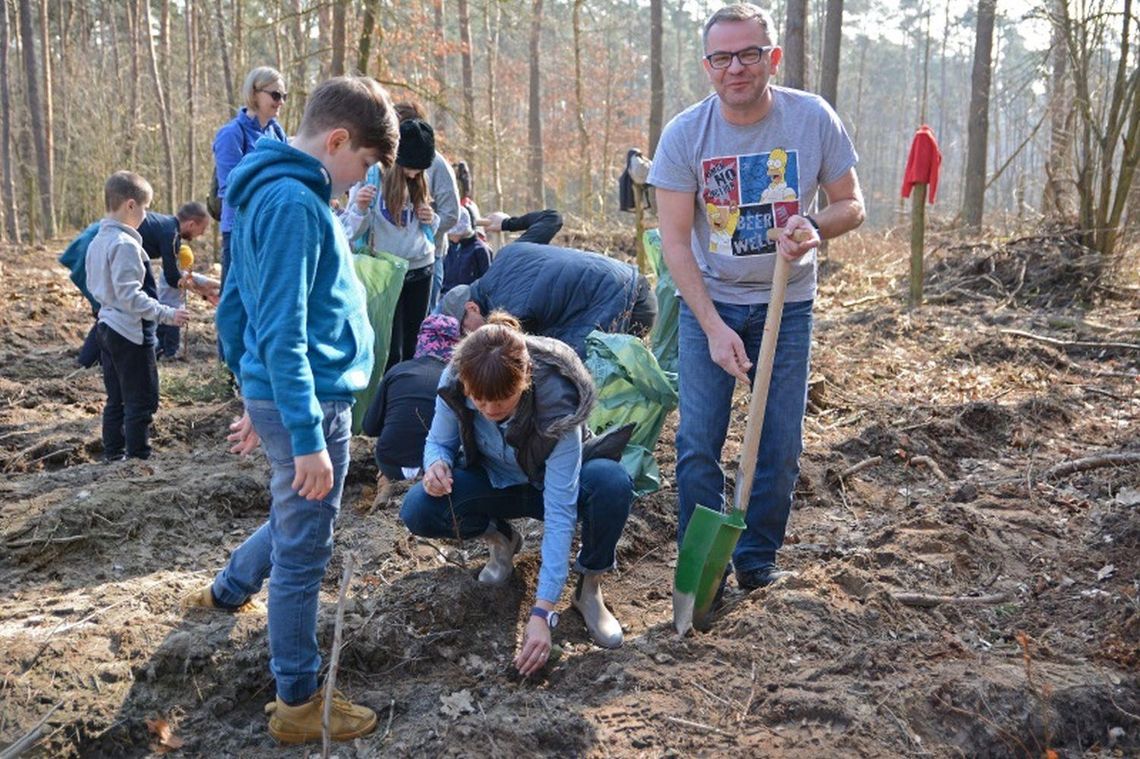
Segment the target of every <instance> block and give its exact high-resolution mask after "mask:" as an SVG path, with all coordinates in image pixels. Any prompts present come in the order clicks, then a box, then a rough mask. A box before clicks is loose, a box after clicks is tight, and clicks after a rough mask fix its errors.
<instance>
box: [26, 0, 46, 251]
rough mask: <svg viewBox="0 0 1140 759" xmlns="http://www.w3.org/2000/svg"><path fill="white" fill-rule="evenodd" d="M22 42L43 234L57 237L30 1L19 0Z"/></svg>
mask: <svg viewBox="0 0 1140 759" xmlns="http://www.w3.org/2000/svg"><path fill="white" fill-rule="evenodd" d="M19 6H20V41H21V47H22V48H23V51H24V77H25V80H26V81H25V90H26V92H27V99H28V113H29V115H30V117H31V125H32V130H31V131H32V140H33V144H34V145H35V153H36V167H37V171H38V175H37V177H36V181H37V182H38V184H39V193H40V210H41V213H42V214H43V219H42V220H41V221H42V223H43V230H44V235H45V236H46V237H49V238H50V237H54V236H55V224H54V222H53V221H52V220H53V219H54V218H55V206H54V201H53V198H52V193H51V167H50V165H49V164H48V160H47V159H48V154H47V144H46V132H45V131H44V111H43V106H42V104H41V102H40V87H39V77H38V76H37V75H36V37H35V32H34V28H35V26H34V24H33V22H32V4H31V0H19Z"/></svg>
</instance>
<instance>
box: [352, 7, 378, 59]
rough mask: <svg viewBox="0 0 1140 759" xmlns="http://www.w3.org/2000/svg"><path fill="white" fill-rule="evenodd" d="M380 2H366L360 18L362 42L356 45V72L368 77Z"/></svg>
mask: <svg viewBox="0 0 1140 759" xmlns="http://www.w3.org/2000/svg"><path fill="white" fill-rule="evenodd" d="M378 2H379V0H366V2H365V3H364V13H363V14H362V15H361V18H360V41H359V42H357V44H356V70H357V71H359V72H360V73H361V75H363V76H367V75H368V58H369V57H370V56H371V55H372V31H373V30H374V29H375V28H376V4H377V3H378Z"/></svg>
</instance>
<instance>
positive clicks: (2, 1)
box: [0, 0, 20, 243]
mask: <svg viewBox="0 0 1140 759" xmlns="http://www.w3.org/2000/svg"><path fill="white" fill-rule="evenodd" d="M0 6H3V7H2V8H0V162H2V163H3V164H4V168H3V171H4V176H3V182H4V186H3V187H2V188H0V194H2V195H3V196H4V222H5V227H6V228H7V230H8V239H9V240H11V241H12V242H14V243H19V242H20V220H19V217H18V216H17V215H16V185H15V183H14V182H13V179H12V90H11V86H10V84H9V77H8V49H9V48H8V45H9V39H10V38H11V32H10V31H9V23H8V2H7V0H0Z"/></svg>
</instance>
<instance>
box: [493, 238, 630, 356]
mask: <svg viewBox="0 0 1140 759" xmlns="http://www.w3.org/2000/svg"><path fill="white" fill-rule="evenodd" d="M636 295H637V269H635V268H634V267H633V266H631V265H630V264H626V263H622V262H621V261H618V260H616V259H613V258H609V257H607V256H603V255H600V254H598V253H589V252H587V251H584V250H574V249H573V248H559V247H556V246H554V245H540V244H537V243H530V242H514V243H511V244H510V245H505V246H503V249H502V250H500V251H499V252H498V254H497V255H496V256H495V261H494V263H492V264H491V268H489V269H488V270H487V273H486V274H484V275H483V276H482V277H481V278H480V279H478V280H477V281H475V282H473V283H472V284H471V300H473V301H475V302H476V303H478V304H479V307H480V308H481V309H482V311H483V313H484V314H489V313H491V311H493V310H495V309H497V308H501V309H504V310H506V311H509V312H510V313H512V314H514V315H515V316H516V317H518V319H519V321H521V322H522V325H523V329H524V330H525V331H526V332H528V333H530V334H532V335H545V336H546V337H553V338H557V339H558V340H561V341H562V342H564V343H566V344H567V345H569V346H570V347H571V348H573V349H574V350H575V351H577V353H578V355H579V356H582V357H585V355H586V335H588V334H590V332H591V331H592V330H595V329H597V330H601V331H602V332H624V331H625V330H626V329H628V328H629V316H630V311H631V309H632V308H633V302H634V298H635V297H636Z"/></svg>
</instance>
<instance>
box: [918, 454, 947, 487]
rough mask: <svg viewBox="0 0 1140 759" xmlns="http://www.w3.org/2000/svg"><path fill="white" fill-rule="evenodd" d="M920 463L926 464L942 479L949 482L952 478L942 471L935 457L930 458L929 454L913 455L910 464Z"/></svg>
mask: <svg viewBox="0 0 1140 759" xmlns="http://www.w3.org/2000/svg"><path fill="white" fill-rule="evenodd" d="M918 464H922V465H923V466H925V467H926V468H927V469H929V470H930V471H931V472H933V473H934V476H935V477H937V478H938V479H940V480H942V481H943V482H948V481H949V480H950V478H949V477H947V476H946V473H945V472H943V471H942V469H941V468H940V467H939V466H938V464H937V463H936V462H935V461H934V459H932V458H930V457H929V456H912V457H911V459H910V465H911V466H916V465H918Z"/></svg>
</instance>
